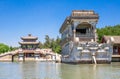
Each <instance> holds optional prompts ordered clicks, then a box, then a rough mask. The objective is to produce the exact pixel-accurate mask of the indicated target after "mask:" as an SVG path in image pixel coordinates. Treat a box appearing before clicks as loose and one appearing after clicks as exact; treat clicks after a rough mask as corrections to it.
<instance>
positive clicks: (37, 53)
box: [34, 49, 40, 60]
mask: <svg viewBox="0 0 120 79" xmlns="http://www.w3.org/2000/svg"><path fill="white" fill-rule="evenodd" d="M39 52H40V49H36V50H35V52H34V57H35V60H39V58H40V53H39Z"/></svg>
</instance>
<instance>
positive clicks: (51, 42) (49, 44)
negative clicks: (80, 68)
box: [43, 35, 61, 53]
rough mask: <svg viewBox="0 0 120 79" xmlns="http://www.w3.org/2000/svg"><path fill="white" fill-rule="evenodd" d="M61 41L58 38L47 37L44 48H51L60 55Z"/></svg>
mask: <svg viewBox="0 0 120 79" xmlns="http://www.w3.org/2000/svg"><path fill="white" fill-rule="evenodd" d="M60 41H61V39H60V38H59V37H58V36H57V38H56V39H54V38H50V37H49V36H48V35H46V36H45V42H44V44H43V48H51V49H52V50H53V51H54V52H55V53H60V52H61V46H60Z"/></svg>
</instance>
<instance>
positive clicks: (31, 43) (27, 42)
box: [19, 42, 39, 44]
mask: <svg viewBox="0 0 120 79" xmlns="http://www.w3.org/2000/svg"><path fill="white" fill-rule="evenodd" d="M19 44H39V42H19Z"/></svg>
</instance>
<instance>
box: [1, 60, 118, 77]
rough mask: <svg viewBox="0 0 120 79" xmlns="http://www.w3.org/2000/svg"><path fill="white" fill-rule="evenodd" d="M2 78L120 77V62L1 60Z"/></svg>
mask: <svg viewBox="0 0 120 79" xmlns="http://www.w3.org/2000/svg"><path fill="white" fill-rule="evenodd" d="M0 79H120V63H112V64H99V65H93V64H79V65H71V64H63V63H62V64H61V63H54V62H24V63H22V62H14V63H12V62H0Z"/></svg>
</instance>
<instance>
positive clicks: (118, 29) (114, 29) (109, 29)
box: [97, 25, 120, 42]
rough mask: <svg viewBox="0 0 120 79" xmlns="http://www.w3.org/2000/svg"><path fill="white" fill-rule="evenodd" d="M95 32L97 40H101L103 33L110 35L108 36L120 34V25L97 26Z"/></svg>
mask: <svg viewBox="0 0 120 79" xmlns="http://www.w3.org/2000/svg"><path fill="white" fill-rule="evenodd" d="M97 34H98V42H100V41H101V38H102V37H103V36H104V35H110V36H114V35H120V25H115V26H105V27H104V28H98V29H97Z"/></svg>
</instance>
